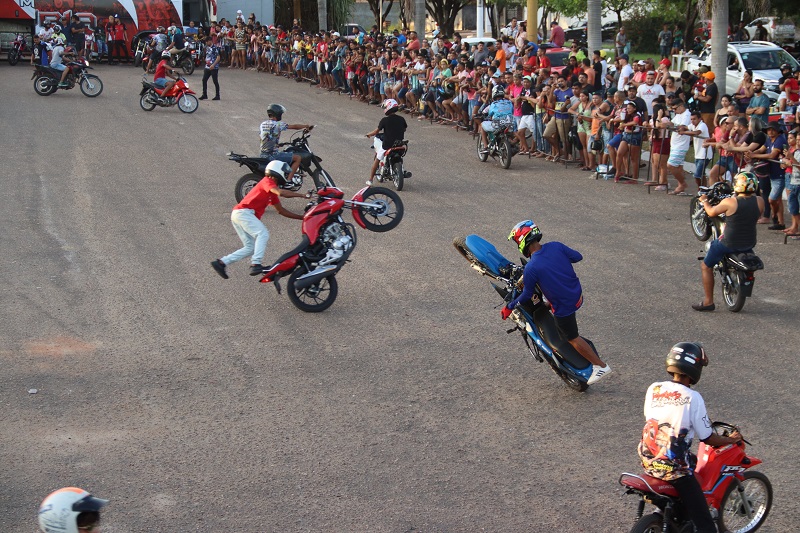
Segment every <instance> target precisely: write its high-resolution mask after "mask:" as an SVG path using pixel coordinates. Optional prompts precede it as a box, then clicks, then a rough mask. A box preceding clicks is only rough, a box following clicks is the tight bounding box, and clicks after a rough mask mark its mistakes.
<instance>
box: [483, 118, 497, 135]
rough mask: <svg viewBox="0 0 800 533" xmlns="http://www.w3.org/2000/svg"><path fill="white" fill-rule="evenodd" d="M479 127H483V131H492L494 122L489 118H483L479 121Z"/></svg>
mask: <svg viewBox="0 0 800 533" xmlns="http://www.w3.org/2000/svg"><path fill="white" fill-rule="evenodd" d="M481 128H483V131H485V132H486V133H492V132H493V131H494V130H495V127H494V124H493V123H492V121H491V120H484V121H483V122H481Z"/></svg>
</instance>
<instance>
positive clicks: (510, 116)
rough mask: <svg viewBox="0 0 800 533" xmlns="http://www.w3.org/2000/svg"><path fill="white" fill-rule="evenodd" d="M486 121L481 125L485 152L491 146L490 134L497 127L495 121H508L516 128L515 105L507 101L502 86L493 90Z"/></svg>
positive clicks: (497, 86)
mask: <svg viewBox="0 0 800 533" xmlns="http://www.w3.org/2000/svg"><path fill="white" fill-rule="evenodd" d="M485 116H486V119H487V120H484V121H483V122H482V123H481V139H482V140H483V150H487V148H486V147H487V146H489V136H488V133H491V132H494V131H495V130H496V129H497V127H496V126H495V121H503V120H508V121H510V124H511V125H512V127H513V126H514V104H513V102H511V100H508V99H506V91H505V89H503V87H502V86H501V85H496V86H495V87H494V89H492V103H491V104H489V107H488V108H486V113H485Z"/></svg>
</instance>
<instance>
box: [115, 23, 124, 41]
mask: <svg viewBox="0 0 800 533" xmlns="http://www.w3.org/2000/svg"><path fill="white" fill-rule="evenodd" d="M125 29H126V28H125V24H123V23H122V22H117V23H116V24H114V40H115V41H122V40H124V39H125Z"/></svg>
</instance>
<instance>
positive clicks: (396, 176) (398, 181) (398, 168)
mask: <svg viewBox="0 0 800 533" xmlns="http://www.w3.org/2000/svg"><path fill="white" fill-rule="evenodd" d="M403 178H405V172H404V171H403V163H402V162H400V161H398V162H397V163H394V164H393V165H392V181H393V182H394V188H395V189H397V190H398V191H402V190H403Z"/></svg>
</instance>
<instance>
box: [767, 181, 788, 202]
mask: <svg viewBox="0 0 800 533" xmlns="http://www.w3.org/2000/svg"><path fill="white" fill-rule="evenodd" d="M769 182H770V185H772V190H770V192H769V199H770V200H771V201H773V202H774V201H775V200H780V199H781V195H782V194H783V189H784V187H786V177H785V175H784V176H781V177H780V178H770V179H769Z"/></svg>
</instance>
